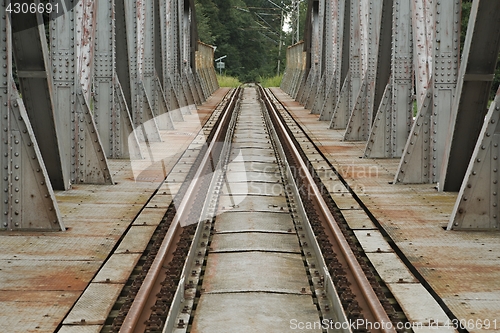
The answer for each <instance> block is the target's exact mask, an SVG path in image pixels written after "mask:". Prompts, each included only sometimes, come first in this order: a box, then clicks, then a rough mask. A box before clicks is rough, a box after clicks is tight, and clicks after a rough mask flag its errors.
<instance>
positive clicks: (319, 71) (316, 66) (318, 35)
mask: <svg viewBox="0 0 500 333" xmlns="http://www.w3.org/2000/svg"><path fill="white" fill-rule="evenodd" d="M314 3H315V5H314V6H313V9H314V10H313V15H312V17H311V19H312V22H311V27H312V31H311V70H312V71H314V75H313V80H312V81H311V88H310V90H309V93H308V95H307V97H306V100H305V103H304V106H305V107H306V108H307V109H309V110H311V113H317V114H319V107H316V108H314V103H315V101H316V100H317V99H320V98H321V99H324V96H319V95H321V91H322V90H323V91H324V90H325V89H326V88H325V83H324V82H323V79H324V78H325V76H324V74H325V64H324V62H325V56H326V54H325V53H326V52H327V51H326V47H325V46H326V44H325V41H324V40H325V37H324V35H325V34H324V29H325V26H326V24H325V2H324V1H315V2H314ZM330 44H331V43H330ZM323 95H324V94H323Z"/></svg>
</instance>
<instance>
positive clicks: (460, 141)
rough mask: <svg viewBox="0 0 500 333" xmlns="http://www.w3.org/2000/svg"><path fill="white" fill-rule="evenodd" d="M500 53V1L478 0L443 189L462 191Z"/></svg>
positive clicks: (471, 21) (453, 117) (454, 113)
mask: <svg viewBox="0 0 500 333" xmlns="http://www.w3.org/2000/svg"><path fill="white" fill-rule="evenodd" d="M499 51H500V2H499V1H484V0H483V1H476V2H474V4H473V7H472V10H471V16H470V19H469V27H468V29H467V36H466V40H465V44H464V48H463V55H462V62H461V65H460V73H459V75H458V77H459V80H458V84H457V89H456V92H455V98H454V103H453V110H452V115H451V123H450V129H449V133H448V140H447V142H446V143H447V144H446V149H445V152H444V157H443V164H442V170H441V179H440V182H439V183H440V190H445V191H458V190H459V189H460V185H461V184H462V181H463V179H464V176H465V172H466V170H467V166H468V164H469V161H470V158H471V156H472V152H473V151H474V146H475V143H476V142H477V140H478V136H479V132H480V131H481V127H482V125H483V120H484V116H485V115H486V112H487V106H488V99H489V94H490V89H491V84H492V81H493V79H494V76H495V68H496V64H497V60H498V53H499Z"/></svg>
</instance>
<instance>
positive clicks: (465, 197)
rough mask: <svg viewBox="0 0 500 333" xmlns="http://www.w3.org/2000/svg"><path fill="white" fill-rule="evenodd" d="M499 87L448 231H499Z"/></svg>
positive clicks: (473, 154)
mask: <svg viewBox="0 0 500 333" xmlns="http://www.w3.org/2000/svg"><path fill="white" fill-rule="evenodd" d="M499 122H500V88H499V90H498V91H497V94H496V97H495V100H494V101H493V103H491V105H490V108H489V111H488V113H487V114H486V117H485V118H484V123H483V127H482V129H481V132H480V133H479V140H478V141H477V143H476V146H475V147H474V151H473V153H472V158H471V160H470V163H469V165H468V167H467V171H466V173H465V178H464V181H463V183H462V186H461V187H460V192H459V193H458V197H457V201H456V202H455V206H454V208H453V212H452V214H451V218H450V222H449V224H448V228H447V229H448V230H451V229H453V230H465V229H468V230H471V229H472V230H498V229H499V227H500V225H499V204H500V200H499V195H498V193H499V190H500V188H499V176H498V170H499V168H500V163H499V158H498V157H499V153H500V149H499V146H500V126H499V125H498V124H499Z"/></svg>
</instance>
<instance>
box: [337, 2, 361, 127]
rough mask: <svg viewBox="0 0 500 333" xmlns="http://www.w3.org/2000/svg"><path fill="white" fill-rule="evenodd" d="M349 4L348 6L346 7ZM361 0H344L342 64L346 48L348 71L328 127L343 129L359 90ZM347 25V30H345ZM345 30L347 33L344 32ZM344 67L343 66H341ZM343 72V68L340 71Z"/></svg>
mask: <svg viewBox="0 0 500 333" xmlns="http://www.w3.org/2000/svg"><path fill="white" fill-rule="evenodd" d="M348 5H350V6H349V7H347V6H348ZM360 10H361V0H350V1H346V7H345V13H344V33H343V35H344V40H343V49H344V50H345V51H343V52H342V66H344V61H346V60H347V59H345V58H344V56H345V53H346V52H347V49H348V61H349V62H348V71H347V72H346V73H345V77H344V80H343V81H342V82H341V84H342V86H341V89H340V93H339V98H338V100H337V102H336V105H335V109H334V111H333V115H332V119H331V122H330V128H333V129H345V128H346V127H347V123H348V121H349V118H350V116H351V111H352V110H353V109H354V106H355V101H356V99H357V98H358V96H359V93H360V91H361V82H362V81H361V15H360ZM347 25H348V27H349V31H346V30H347V29H346V28H347ZM346 32H347V33H346ZM342 68H344V67H342ZM341 73H342V74H343V73H344V72H343V70H342V72H341ZM337 75H338V74H337Z"/></svg>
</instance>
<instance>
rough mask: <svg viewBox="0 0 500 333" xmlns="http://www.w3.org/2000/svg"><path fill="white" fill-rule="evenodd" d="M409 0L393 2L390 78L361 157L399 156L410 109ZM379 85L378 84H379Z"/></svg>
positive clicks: (410, 53) (407, 125) (410, 46)
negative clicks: (363, 155) (363, 154)
mask: <svg viewBox="0 0 500 333" xmlns="http://www.w3.org/2000/svg"><path fill="white" fill-rule="evenodd" d="M411 2H412V0H395V1H394V8H393V22H392V57H391V58H392V64H391V73H392V74H391V78H390V83H389V84H388V85H387V87H386V89H385V92H384V95H383V97H382V103H380V104H379V105H377V104H375V105H374V106H375V107H378V111H377V114H376V117H375V120H374V123H373V126H372V130H371V133H370V137H369V138H368V142H367V145H366V149H365V157H372V158H390V157H401V154H402V153H403V149H404V146H405V143H406V140H407V138H408V134H409V132H410V129H411V122H412V110H413V105H412V102H413V93H412V90H413V77H414V76H413V63H412V59H413V51H412V48H413V45H412V24H411V22H412V21H411ZM380 83H382V82H380Z"/></svg>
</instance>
